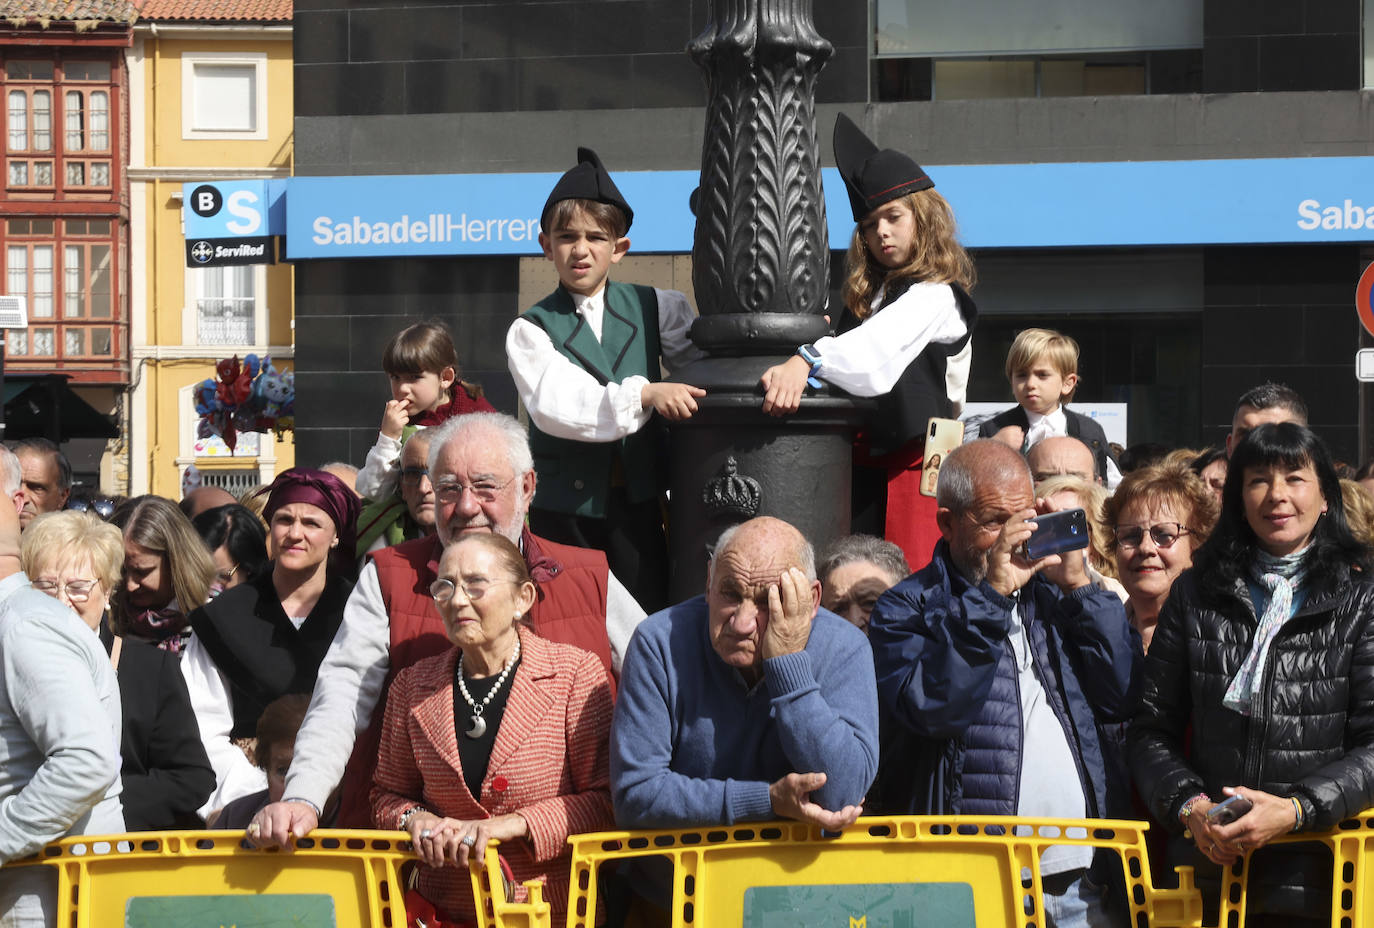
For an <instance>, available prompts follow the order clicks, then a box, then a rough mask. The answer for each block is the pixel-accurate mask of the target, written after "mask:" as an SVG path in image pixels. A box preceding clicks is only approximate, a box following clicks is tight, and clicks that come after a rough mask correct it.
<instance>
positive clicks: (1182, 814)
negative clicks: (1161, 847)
mask: <svg viewBox="0 0 1374 928" xmlns="http://www.w3.org/2000/svg"><path fill="white" fill-rule="evenodd" d="M1211 801H1212V797H1211V796H1208V795H1207V794H1206V793H1198V794H1197V795H1196V796H1194V797H1192V798H1191V799H1189V800H1188V801H1187V802H1185V803H1184V804H1183V808H1181V809H1179V810H1178V820H1179V821H1180V822H1182V823H1183V824H1185V825H1186V824H1188V818H1189V816H1191V815H1192V814H1193V806H1194V805H1196V804H1197V803H1198V802H1211Z"/></svg>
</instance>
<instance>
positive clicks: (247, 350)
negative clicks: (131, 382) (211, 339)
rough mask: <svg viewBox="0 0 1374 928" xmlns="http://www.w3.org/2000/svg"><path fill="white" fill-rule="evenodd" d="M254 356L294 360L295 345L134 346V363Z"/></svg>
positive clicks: (217, 359)
mask: <svg viewBox="0 0 1374 928" xmlns="http://www.w3.org/2000/svg"><path fill="white" fill-rule="evenodd" d="M248 354H255V355H257V356H258V357H268V358H273V359H283V358H295V357H296V346H295V345H135V346H133V347H132V348H130V349H129V355H130V357H132V358H133V360H135V361H142V360H148V361H220V360H223V359H224V358H226V357H229V356H230V355H238V356H240V357H242V356H244V355H248Z"/></svg>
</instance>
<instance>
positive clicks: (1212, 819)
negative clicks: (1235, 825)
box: [1207, 796, 1255, 825]
mask: <svg viewBox="0 0 1374 928" xmlns="http://www.w3.org/2000/svg"><path fill="white" fill-rule="evenodd" d="M1254 807H1255V804H1254V803H1253V802H1251V801H1250V800H1249V799H1246V798H1245V797H1244V796H1232V797H1231V798H1230V799H1227V800H1225V801H1223V802H1219V803H1217V804H1216V805H1214V806H1212V808H1210V809H1208V810H1207V824H1209V825H1229V824H1231V823H1232V822H1234V821H1235V820H1236V819H1238V818H1240V817H1241V816H1242V815H1244V814H1245V813H1246V812H1249V811H1250V810H1251V809H1253V808H1254Z"/></svg>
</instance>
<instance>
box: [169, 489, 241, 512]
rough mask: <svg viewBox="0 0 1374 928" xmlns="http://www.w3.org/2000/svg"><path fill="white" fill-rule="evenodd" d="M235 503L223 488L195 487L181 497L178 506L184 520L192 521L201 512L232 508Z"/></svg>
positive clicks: (230, 494) (233, 498)
mask: <svg viewBox="0 0 1374 928" xmlns="http://www.w3.org/2000/svg"><path fill="white" fill-rule="evenodd" d="M237 502H238V500H237V499H236V498H235V497H234V494H232V493H230V492H229V491H228V490H226V489H224V488H223V487H197V488H196V489H194V490H192V491H191V492H190V493H187V494H186V495H185V496H183V497H182V498H181V503H180V504H179V505H180V507H181V511H182V512H184V513H185V514H186V518H188V519H194V518H195V517H196V516H198V515H200V514H201V513H202V512H206V511H208V510H211V509H218V508H219V507H221V506H232V505H233V504H234V503H237Z"/></svg>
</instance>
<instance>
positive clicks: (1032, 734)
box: [1007, 603, 1093, 874]
mask: <svg viewBox="0 0 1374 928" xmlns="http://www.w3.org/2000/svg"><path fill="white" fill-rule="evenodd" d="M1007 637H1008V638H1009V640H1010V641H1011V647H1012V653H1013V654H1015V655H1016V669H1017V678H1016V683H1017V687H1018V689H1019V690H1020V692H1021V722H1022V735H1021V792H1020V795H1018V796H1017V797H1016V814H1017V815H1022V816H1026V817H1028V818H1086V817H1087V815H1088V800H1087V797H1086V796H1085V795H1084V794H1083V784H1082V782H1081V781H1080V780H1079V777H1078V765H1077V764H1076V763H1075V762H1074V757H1073V750H1072V748H1070V747H1069V739H1068V735H1066V734H1065V733H1064V726H1063V725H1062V724H1060V722H1059V717H1058V716H1057V715H1055V714H1054V708H1053V707H1052V706H1051V705H1050V704H1049V699H1048V697H1047V696H1046V694H1045V688H1044V686H1043V685H1041V682H1040V677H1039V675H1038V674H1037V672H1036V669H1035V661H1034V660H1033V659H1032V657H1031V649H1030V642H1029V641H1028V640H1027V638H1026V628H1025V625H1024V624H1023V622H1022V618H1021V609H1020V604H1019V603H1018V605H1017V608H1016V609H1014V610H1013V611H1012V625H1011V632H1010V634H1009V635H1008V636H1007ZM1071 831H1073V830H1071ZM1086 835H1087V833H1086V831H1084V832H1083V833H1082V834H1079V833H1077V832H1076V831H1074V832H1073V833H1072V834H1071V836H1072V837H1076V838H1081V837H1086ZM1092 856H1093V849H1092V847H1091V846H1089V845H1074V844H1064V845H1055V846H1053V847H1048V848H1046V849H1045V850H1044V852H1043V853H1042V854H1041V855H1040V870H1041V872H1042V873H1045V874H1052V873H1063V872H1064V871H1065V870H1075V869H1078V868H1079V867H1086V866H1088V864H1090V863H1092Z"/></svg>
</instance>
